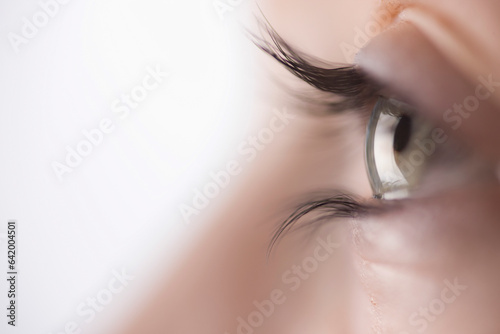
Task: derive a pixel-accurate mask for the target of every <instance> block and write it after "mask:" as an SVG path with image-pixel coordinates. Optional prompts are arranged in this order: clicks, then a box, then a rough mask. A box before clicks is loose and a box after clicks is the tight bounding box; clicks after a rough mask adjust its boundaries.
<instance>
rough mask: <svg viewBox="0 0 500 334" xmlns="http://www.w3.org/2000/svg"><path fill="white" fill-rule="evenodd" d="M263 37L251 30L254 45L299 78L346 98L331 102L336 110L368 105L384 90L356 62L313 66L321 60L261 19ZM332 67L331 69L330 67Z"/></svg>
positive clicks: (322, 89)
mask: <svg viewBox="0 0 500 334" xmlns="http://www.w3.org/2000/svg"><path fill="white" fill-rule="evenodd" d="M259 28H260V32H261V34H262V36H267V37H268V39H266V38H265V37H261V36H258V35H256V34H254V33H251V32H250V37H251V39H252V40H253V42H254V44H255V45H256V46H257V47H258V48H259V49H261V50H262V51H264V52H265V53H267V54H268V55H270V56H271V57H273V58H274V59H276V60H277V61H278V62H279V63H280V64H282V65H283V66H284V67H285V68H286V69H288V71H290V72H291V73H292V74H293V75H295V76H296V77H297V78H299V79H301V80H302V81H304V82H306V83H308V84H309V85H311V86H313V87H314V88H316V89H318V90H320V91H323V92H328V93H332V94H335V95H338V96H340V97H343V100H341V101H339V102H333V103H329V106H330V108H331V110H332V111H337V112H338V111H344V110H346V109H360V108H364V107H365V106H366V105H367V104H368V103H369V102H370V101H371V100H373V98H374V97H376V96H377V95H378V93H379V91H380V87H379V85H377V84H376V83H375V82H373V81H372V80H370V79H369V78H368V76H367V75H365V74H364V73H363V72H362V71H361V70H360V69H359V68H358V67H356V66H353V65H338V66H331V65H327V64H324V65H325V67H318V66H315V65H313V64H312V63H313V62H316V63H321V61H319V60H317V59H314V58H313V57H311V56H307V55H305V54H302V53H300V52H299V51H297V50H296V49H294V48H293V47H292V46H290V45H289V44H288V43H287V42H286V41H285V40H284V39H283V38H281V36H279V34H278V33H277V32H276V31H275V30H274V28H272V26H271V25H270V24H269V23H267V22H266V21H262V20H260V21H259ZM327 66H328V67H330V68H328V67H327Z"/></svg>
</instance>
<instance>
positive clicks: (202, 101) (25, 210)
mask: <svg viewBox="0 0 500 334" xmlns="http://www.w3.org/2000/svg"><path fill="white" fill-rule="evenodd" d="M247 6H248V3H245V1H240V2H238V1H225V0H223V1H212V0H189V1H160V0H141V1H138V0H134V1H132V0H120V1H118V0H106V1H96V0H85V1H78V0H72V1H67V0H64V1H63V0H59V1H57V0H40V1H35V0H23V1H16V2H12V1H11V2H7V1H3V2H1V4H0V22H1V23H0V34H1V36H3V37H2V38H1V39H0V49H1V50H2V51H1V52H0V73H1V78H0V96H1V99H0V101H1V102H0V103H1V108H0V110H1V122H0V156H1V163H0V249H1V258H0V263H1V265H0V267H1V268H2V272H3V273H6V271H7V270H6V268H7V260H6V258H7V255H6V244H7V243H6V231H7V222H8V221H9V220H16V221H17V222H18V231H17V233H18V241H17V245H18V253H17V261H18V263H17V266H18V272H19V277H18V287H17V289H18V295H17V303H18V310H17V314H18V318H17V326H16V328H12V327H11V326H7V325H6V324H5V321H2V323H1V324H0V329H1V330H0V332H1V333H39V334H46V333H53V334H55V333H73V332H74V333H77V332H79V330H81V331H82V332H83V333H85V332H92V333H99V332H106V330H107V329H106V328H109V326H110V325H112V324H113V323H115V321H114V320H113V319H116V318H117V317H118V318H120V317H123V316H124V314H127V313H128V312H133V311H134V309H136V308H138V307H139V305H140V301H141V298H142V297H143V296H145V295H146V292H147V290H148V284H149V283H150V282H151V281H152V280H154V277H155V273H156V271H157V270H159V269H158V263H160V262H161V263H168V261H172V260H174V259H175V256H176V254H177V253H178V251H179V250H180V249H181V248H182V245H183V240H185V237H186V235H187V234H190V233H191V232H192V231H193V230H194V229H198V228H200V226H198V225H197V224H196V218H197V216H198V214H193V213H192V212H191V214H190V215H189V217H190V218H192V220H193V221H191V219H186V215H185V214H183V211H182V208H183V204H185V205H187V206H191V205H192V202H193V198H194V196H195V191H196V189H202V187H203V185H204V184H206V183H207V182H208V181H210V180H211V178H210V172H211V171H217V170H222V169H224V168H225V166H226V164H227V162H228V161H229V160H230V159H231V157H234V156H235V154H236V150H237V146H238V143H240V142H241V141H242V140H244V138H245V136H246V135H247V134H248V133H249V132H250V131H251V124H253V119H254V118H255V115H253V114H252V108H253V107H252V103H253V99H252V90H253V88H254V87H253V85H254V78H253V75H254V74H255V67H254V66H255V64H253V62H252V59H251V57H250V55H251V54H252V52H254V47H253V45H252V44H251V43H250V41H249V40H248V38H247V37H246V35H245V32H244V29H243V28H242V24H241V23H240V22H241V20H242V18H243V17H244V16H245V15H247V11H246V10H245V8H246V7H247ZM209 206H210V205H208V206H207V208H208V207H209ZM201 211H203V210H200V212H201ZM187 220H189V221H187ZM2 276H3V274H2ZM131 281H133V282H134V284H129V283H130V282H131ZM0 282H1V283H0V291H1V294H0V296H1V297H0V301H1V304H2V305H7V302H8V301H7V298H6V291H7V290H8V287H7V282H6V281H5V280H4V279H2V280H1V281H0ZM122 287H123V289H122ZM130 300H134V301H136V302H134V303H130V302H125V301H130ZM2 309H4V307H3V306H2ZM2 313H3V312H2ZM2 318H4V315H2ZM75 326H76V327H75Z"/></svg>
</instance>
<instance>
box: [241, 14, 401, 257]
mask: <svg viewBox="0 0 500 334" xmlns="http://www.w3.org/2000/svg"><path fill="white" fill-rule="evenodd" d="M259 30H260V33H261V35H262V36H267V37H268V39H266V38H264V37H261V36H258V35H256V34H254V33H252V32H250V38H251V39H252V41H253V42H254V44H255V45H256V46H257V47H258V48H259V49H261V50H262V51H264V52H265V53H267V54H268V55H270V56H271V57H273V58H274V59H275V60H277V61H278V62H279V63H280V64H282V65H283V66H284V67H285V68H286V69H288V71H290V72H291V73H292V74H293V75H295V76H296V77H297V78H299V79H300V80H302V81H304V82H306V83H308V84H309V85H311V86H312V87H314V88H316V89H318V90H319V91H322V92H326V93H329V94H332V95H334V96H336V97H341V98H342V100H340V101H336V102H328V103H327V104H328V110H329V111H330V112H333V113H340V112H343V111H346V110H349V109H366V107H367V106H368V105H369V104H370V103H371V102H372V101H373V100H374V99H375V98H377V97H378V96H379V93H380V90H381V87H380V86H379V85H378V84H377V83H375V82H373V81H372V80H370V79H369V78H368V77H367V76H366V75H365V74H364V73H363V72H362V71H361V70H360V69H359V68H357V67H356V66H352V65H341V66H338V67H336V68H324V67H318V66H315V65H313V64H312V63H313V62H315V63H318V64H321V61H319V60H317V59H313V58H312V57H309V56H307V55H304V54H301V53H300V52H299V51H297V50H295V49H294V48H293V47H291V46H290V45H289V44H288V43H286V41H285V40H283V39H282V38H281V37H280V36H279V35H278V33H277V32H276V31H275V30H274V29H273V28H272V27H271V26H270V25H269V24H268V23H267V22H264V21H259ZM315 197H317V196H315ZM400 202H402V200H399V201H391V203H390V204H389V203H388V202H387V201H383V200H371V201H370V202H364V201H362V200H361V199H358V198H357V197H355V196H353V195H351V194H347V193H344V192H333V193H330V194H329V195H323V196H320V197H319V198H318V199H312V200H309V201H306V202H305V203H303V204H301V205H299V206H298V207H297V208H296V209H295V211H294V212H293V213H292V214H290V215H289V216H288V218H287V219H285V220H284V221H283V222H281V223H280V224H279V225H278V227H277V228H276V230H275V232H274V234H273V235H272V238H271V241H270V244H269V248H268V256H270V254H271V252H272V250H273V248H274V247H275V246H276V245H277V244H278V243H279V241H280V240H281V238H282V237H283V236H284V235H285V234H287V233H288V232H291V231H292V230H294V229H297V228H301V227H305V226H311V225H314V226H317V225H318V224H321V223H323V222H326V221H332V220H333V219H338V218H348V219H353V218H359V217H366V216H367V215H372V214H374V213H376V212H380V211H387V209H390V208H394V207H396V206H398V204H399V203H400ZM312 212H315V213H319V216H317V217H316V218H314V219H312V220H310V221H309V222H307V223H306V224H300V226H299V227H297V226H296V225H297V223H298V222H299V221H300V220H301V219H302V218H304V217H305V216H307V215H308V214H310V213H312Z"/></svg>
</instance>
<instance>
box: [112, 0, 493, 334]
mask: <svg viewBox="0 0 500 334" xmlns="http://www.w3.org/2000/svg"><path fill="white" fill-rule="evenodd" d="M385 5H387V3H382V8H383V6H385ZM261 9H262V10H263V12H264V13H265V14H266V17H267V19H268V20H269V21H270V22H271V24H272V25H273V27H274V28H275V29H276V30H277V31H278V32H279V33H280V35H282V37H284V38H285V39H286V40H287V41H288V42H290V43H291V44H292V45H297V46H300V48H301V50H303V51H305V52H307V53H309V54H311V55H314V56H317V57H321V58H323V59H324V60H327V61H330V62H332V63H345V59H344V55H343V54H342V52H340V51H339V45H340V43H342V42H345V41H352V40H353V38H354V34H353V33H352V32H353V28H354V27H364V26H365V25H366V24H367V23H368V22H370V21H371V20H372V19H371V17H370V13H372V12H376V11H377V10H380V4H378V3H374V1H368V0H358V1H320V0H314V1H307V2H306V1H303V0H287V1H285V0H269V1H264V2H262V3H261ZM284 9H286V10H284ZM400 9H401V10H398V12H397V13H396V14H395V15H394V17H393V19H394V21H391V23H390V24H388V25H386V26H384V30H383V31H382V32H381V33H380V34H379V35H378V36H376V37H374V38H373V39H371V40H370V42H369V43H368V44H367V45H366V46H365V47H364V48H363V49H362V50H361V52H360V53H359V54H358V56H357V57H356V60H355V61H356V62H357V64H358V65H359V66H360V67H361V68H362V69H363V70H364V71H366V72H367V73H368V74H369V75H370V76H371V77H372V78H373V79H375V80H377V81H378V82H379V83H381V84H382V85H383V86H384V92H389V94H390V95H392V96H395V97H397V98H398V99H401V100H403V101H406V102H409V103H411V104H413V105H414V106H416V107H417V109H418V112H420V113H421V114H422V116H423V117H425V118H426V119H428V120H429V121H431V122H433V123H434V124H436V126H439V127H441V128H443V129H444V130H445V131H446V134H447V135H448V136H449V137H450V138H451V140H454V141H455V140H456V141H457V142H458V143H460V144H461V145H467V146H468V147H470V148H471V150H472V152H473V157H471V159H475V160H477V161H480V163H479V165H481V166H482V167H481V168H484V171H485V172H484V173H483V172H481V173H480V174H479V176H473V177H468V176H469V175H476V174H475V173H474V171H475V170H474V169H473V168H476V167H468V166H467V167H462V166H460V165H454V166H452V167H449V168H441V169H439V168H436V169H435V170H433V171H431V172H430V176H429V177H428V178H426V179H425V182H423V184H422V189H423V190H424V191H423V192H422V193H421V194H420V195H419V196H416V197H415V198H410V199H407V200H404V201H403V202H401V203H400V205H398V206H397V208H395V209H390V210H387V211H385V212H384V213H382V214H378V215H374V216H369V217H366V218H363V219H357V220H354V221H349V220H344V221H339V222H338V223H335V224H332V225H327V226H326V227H323V228H320V229H317V230H315V231H314V232H313V233H314V235H313V237H310V236H309V239H307V238H306V237H307V235H301V234H293V235H291V236H290V237H288V238H286V239H285V240H284V241H283V242H282V243H281V244H280V246H279V248H278V250H277V253H276V254H275V255H274V256H273V258H272V260H271V261H270V262H269V263H266V260H265V256H266V250H267V245H268V242H269V239H270V236H271V234H272V232H273V229H274V227H275V226H276V224H277V223H278V222H279V221H280V220H282V219H283V218H285V217H286V215H287V214H288V213H289V211H287V209H290V208H291V206H290V205H289V204H290V202H291V201H292V200H294V199H296V198H300V196H301V195H303V194H305V193H308V192H310V191H312V190H316V189H325V188H327V189H345V190H349V191H351V192H354V193H356V194H359V195H360V196H362V197H365V198H367V199H368V198H369V197H370V188H369V183H368V180H367V178H366V172H365V171H364V162H363V141H364V135H365V134H364V126H365V124H366V118H363V117H359V116H356V115H349V116H333V117H329V118H326V119H325V118H317V117H315V116H306V115H304V113H303V111H304V110H302V109H301V107H300V106H298V105H297V104H295V103H292V102H290V99H287V98H286V97H285V98H282V96H283V92H282V87H281V86H279V85H276V86H273V85H271V84H268V88H269V89H270V90H269V91H271V92H272V93H273V94H267V95H266V96H269V95H270V96H272V98H269V97H267V100H265V99H263V100H264V101H265V103H268V104H269V105H272V106H276V105H288V106H289V107H290V110H293V111H294V112H296V113H297V114H298V115H300V116H297V117H298V118H297V119H296V120H295V121H294V122H293V124H292V125H290V126H289V127H287V128H286V129H285V130H284V131H283V132H282V133H280V135H279V136H278V137H277V139H276V141H275V142H273V144H272V145H270V146H269V147H268V148H267V149H266V150H265V151H264V152H263V153H262V154H261V155H259V157H258V158H257V160H256V161H255V163H253V164H252V167H251V168H250V169H248V170H247V171H246V172H245V173H244V175H243V176H242V178H241V180H240V181H239V183H238V184H237V185H235V186H234V187H233V189H232V190H230V194H228V195H227V196H226V197H224V198H221V199H219V209H218V210H216V211H214V212H213V213H212V214H211V215H210V216H209V217H206V218H205V219H204V220H203V221H201V222H200V224H203V229H202V231H201V232H200V233H199V235H198V236H197V239H196V242H193V244H192V246H191V248H190V250H189V251H187V252H186V253H185V254H184V255H183V256H182V257H181V260H180V261H179V264H178V265H177V266H176V267H175V268H174V269H171V270H169V271H168V272H167V273H165V275H164V279H163V280H161V283H160V284H159V285H158V286H157V287H156V289H155V293H154V296H153V297H151V299H150V301H149V303H147V304H146V305H145V306H144V309H143V311H142V312H141V313H140V314H139V315H138V316H137V317H136V318H134V319H132V321H130V323H129V324H127V325H126V326H125V327H126V328H124V329H123V330H121V331H120V333H127V334H132V333H148V332H149V333H157V332H165V333H216V334H217V333H220V334H224V333H225V332H226V331H227V332H228V333H236V328H237V325H238V324H237V320H236V319H237V318H238V317H244V318H245V317H246V316H247V315H248V314H250V313H251V312H252V311H253V310H254V309H255V307H254V306H252V302H253V301H255V300H257V301H260V300H264V299H265V298H268V297H269V293H270V291H272V290H273V289H282V290H283V291H286V292H287V297H288V300H287V303H285V304H283V305H281V306H279V307H278V309H277V311H276V312H275V314H273V316H272V317H270V318H269V319H268V320H266V323H265V325H263V326H261V327H259V328H258V329H256V330H255V333H295V332H302V333H304V332H315V333H325V334H326V333H356V334H357V333H396V334H402V333H424V332H425V333H428V334H434V333H477V334H480V333H496V332H499V330H500V320H499V318H498V310H499V309H500V289H499V288H498V282H499V281H500V266H499V263H500V243H499V242H498V240H499V239H500V226H499V221H500V206H499V205H498V203H499V201H500V187H499V180H498V179H497V177H496V175H495V170H496V166H497V163H498V162H499V161H500V146H499V145H497V143H498V142H500V131H498V124H500V113H499V112H498V110H499V108H500V98H499V96H500V87H499V89H498V91H496V92H495V93H494V94H493V95H492V96H491V98H489V99H487V100H486V101H483V102H481V104H480V107H479V109H478V110H477V111H475V112H474V113H473V114H471V115H470V117H468V118H466V119H464V120H463V122H462V123H461V125H460V127H458V128H457V129H453V128H451V126H450V124H449V123H447V122H445V121H444V120H443V112H444V110H446V109H448V108H450V107H451V106H452V105H453V104H454V103H461V102H462V101H464V99H465V98H466V97H467V96H469V95H471V94H474V91H475V88H476V87H477V85H478V80H477V77H478V76H479V75H485V76H487V75H489V74H491V75H492V76H493V78H495V79H499V80H500V66H499V64H498V60H497V57H498V55H499V54H500V45H499V44H498V34H499V33H500V21H498V19H497V16H498V15H497V13H499V12H500V3H499V2H497V1H491V0H475V1H472V0H442V1H435V0H434V1H432V0H428V1H424V0H422V1H418V2H413V1H409V2H404V3H403V4H402V8H400ZM311 36H313V37H311ZM263 66H266V67H267V68H268V69H269V70H270V71H272V72H273V73H277V74H279V75H280V76H281V77H282V78H284V80H294V79H293V78H291V76H289V74H288V73H285V72H284V71H282V70H281V69H280V68H279V67H275V66H276V65H275V64H274V63H270V62H268V61H267V60H263ZM263 124H264V123H263ZM283 152H286V154H285V153H283ZM484 166H486V167H484ZM450 168H453V170H454V172H456V173H457V175H458V176H457V178H458V179H460V180H462V179H463V181H461V182H460V185H459V186H456V185H453V184H450V185H444V186H441V187H434V185H436V184H439V183H440V182H441V180H442V179H443V173H445V174H446V173H447V172H449V171H450ZM327 235H331V236H332V238H334V239H335V240H337V241H339V242H340V243H341V247H340V248H339V249H338V251H336V252H335V253H334V254H333V255H332V256H331V257H330V258H329V259H328V260H327V261H326V262H324V263H322V264H321V266H320V268H319V269H318V270H317V271H316V272H314V275H311V276H312V277H311V278H310V279H307V280H304V282H303V284H302V285H301V287H300V289H298V290H297V291H295V292H294V293H293V294H292V293H288V292H289V285H287V284H285V283H284V282H283V281H282V274H283V273H284V272H286V270H288V269H289V268H290V267H291V265H293V264H298V263H301V262H302V260H303V259H304V258H305V257H307V256H310V254H311V252H312V250H313V249H314V247H315V246H316V244H315V242H314V240H315V237H316V236H322V237H324V238H325V237H326V236H327ZM303 240H308V241H309V242H308V243H304V241H303ZM456 282H458V283H457V284H456V285H458V286H459V288H458V290H459V291H458V292H459V293H458V294H455V295H454V294H453V291H451V290H450V289H449V284H453V283H456ZM447 288H448V290H446V291H445V292H444V293H443V290H445V289H447ZM453 296H454V297H456V298H452V297H453ZM451 299H453V301H452V302H448V301H450V300H451ZM442 305H444V310H441V309H439V307H440V306H442ZM433 310H434V311H433Z"/></svg>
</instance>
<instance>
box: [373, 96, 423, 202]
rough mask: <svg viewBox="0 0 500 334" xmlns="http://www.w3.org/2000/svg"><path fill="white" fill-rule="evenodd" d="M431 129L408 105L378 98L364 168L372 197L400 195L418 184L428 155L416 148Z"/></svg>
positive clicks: (396, 196)
mask: <svg viewBox="0 0 500 334" xmlns="http://www.w3.org/2000/svg"><path fill="white" fill-rule="evenodd" d="M431 130H432V128H431V127H430V126H429V125H428V124H427V123H426V122H425V121H423V120H422V119H420V118H418V117H417V116H415V113H414V110H413V109H412V108H411V107H410V106H409V105H407V104H405V103H402V102H399V101H396V100H393V99H386V98H383V97H380V98H379V100H378V102H377V103H376V105H375V107H374V109H373V112H372V115H371V118H370V122H369V124H368V130H367V138H366V167H367V171H368V177H369V179H370V183H371V186H372V189H373V193H374V197H375V198H383V199H396V198H404V197H407V196H408V195H409V192H410V191H411V190H412V189H413V188H415V187H416V186H417V185H418V183H419V180H420V178H421V176H422V173H423V171H424V170H425V168H426V165H427V163H428V161H429V160H430V156H429V155H426V154H423V153H422V152H416V151H420V147H421V146H420V144H421V143H422V142H425V141H426V140H427V139H428V137H429V136H430V134H431ZM416 153H418V154H416Z"/></svg>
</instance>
